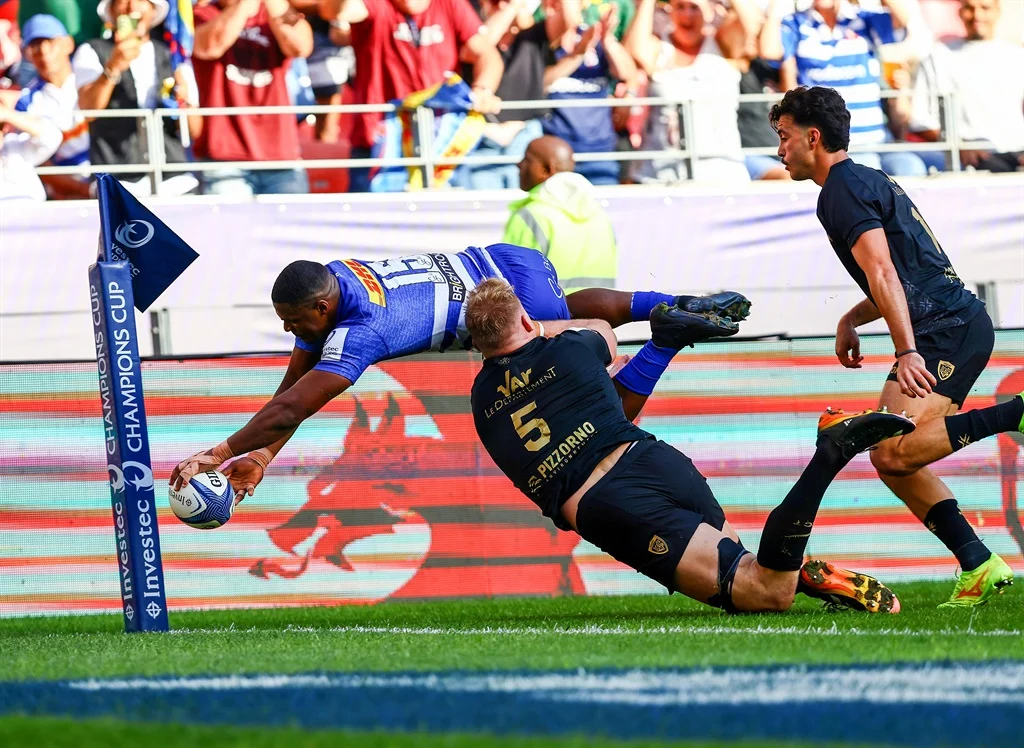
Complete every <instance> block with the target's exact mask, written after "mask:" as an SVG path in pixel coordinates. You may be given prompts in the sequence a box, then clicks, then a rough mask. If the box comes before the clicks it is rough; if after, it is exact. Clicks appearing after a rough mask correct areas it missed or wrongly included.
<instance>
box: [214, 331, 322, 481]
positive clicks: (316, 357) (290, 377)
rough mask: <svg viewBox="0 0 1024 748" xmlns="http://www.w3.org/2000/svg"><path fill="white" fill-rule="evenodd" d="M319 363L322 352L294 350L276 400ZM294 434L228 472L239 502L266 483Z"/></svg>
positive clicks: (253, 453) (287, 435)
mask: <svg viewBox="0 0 1024 748" xmlns="http://www.w3.org/2000/svg"><path fill="white" fill-rule="evenodd" d="M319 361H320V351H309V350H306V349H304V348H299V347H298V346H295V348H293V349H292V355H291V358H290V359H289V360H288V368H287V369H286V370H285V373H284V379H282V380H281V384H280V385H279V386H278V388H277V391H276V392H275V393H274V397H277V396H278V395H280V394H281V393H283V392H286V391H287V390H289V389H290V388H291V386H292V385H293V384H295V383H296V382H298V381H299V380H300V379H301V378H302V377H303V376H305V375H306V374H307V373H308V372H309V371H312V369H313V367H314V366H316V365H317V363H318V362H319ZM294 433H295V429H293V430H292V431H290V432H288V433H287V434H285V435H284V436H283V437H281V438H280V439H278V440H277V441H276V442H274V443H273V444H270V445H268V446H266V447H263V448H262V449H258V450H256V451H255V452H250V453H249V454H248V455H247V456H245V457H243V458H241V459H238V460H235V461H234V462H232V463H231V464H230V465H228V466H227V467H226V468H225V469H224V475H225V476H226V477H227V479H228V480H229V481H231V485H232V486H234V488H235V496H236V499H237V500H238V501H241V500H242V498H243V497H245V496H252V495H253V492H254V491H255V490H256V486H258V485H259V484H260V481H262V480H263V476H264V475H265V473H266V471H267V467H268V466H269V465H270V463H271V462H273V460H274V458H275V457H277V456H278V455H279V454H280V453H281V450H282V449H284V445H285V444H287V443H288V440H289V439H291V438H292V435H293V434H294Z"/></svg>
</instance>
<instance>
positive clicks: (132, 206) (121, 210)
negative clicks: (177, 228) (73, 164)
mask: <svg viewBox="0 0 1024 748" xmlns="http://www.w3.org/2000/svg"><path fill="white" fill-rule="evenodd" d="M96 188H97V191H98V194H99V198H100V256H99V258H98V259H99V260H102V261H105V262H119V261H122V260H126V261H127V262H128V264H129V265H130V266H131V273H132V292H133V294H134V296H135V308H136V309H138V310H139V311H140V312H144V311H146V310H147V309H148V308H149V306H150V304H152V303H153V302H154V301H156V299H157V297H158V296H159V295H160V294H162V293H163V292H164V291H165V290H167V287H168V286H170V285H171V284H172V283H173V282H174V279H175V278H177V277H178V276H179V275H181V274H182V273H183V272H185V268H187V267H188V266H189V265H191V264H192V263H193V262H195V260H196V258H197V257H199V255H198V254H197V253H196V251H195V250H193V249H192V247H190V246H188V244H186V243H185V241H184V240H183V239H182V238H181V237H180V236H178V235H177V234H175V233H174V232H173V231H171V230H170V229H169V228H167V226H166V225H165V224H164V222H163V221H161V220H160V219H159V218H157V217H156V216H155V215H153V212H152V211H151V210H150V209H149V208H147V207H146V206H144V205H143V204H142V203H140V202H139V201H138V200H137V199H136V198H135V196H134V195H132V194H131V193H130V192H128V190H126V189H125V188H124V187H123V186H122V185H121V183H120V182H118V181H117V180H116V179H115V178H114V177H112V176H110V175H109V174H100V175H99V178H98V179H97V184H96Z"/></svg>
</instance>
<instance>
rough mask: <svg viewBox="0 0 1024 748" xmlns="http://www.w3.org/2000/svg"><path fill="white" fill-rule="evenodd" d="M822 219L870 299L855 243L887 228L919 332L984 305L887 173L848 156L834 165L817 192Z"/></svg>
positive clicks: (962, 318) (961, 319) (950, 323)
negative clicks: (960, 275) (869, 232)
mask: <svg viewBox="0 0 1024 748" xmlns="http://www.w3.org/2000/svg"><path fill="white" fill-rule="evenodd" d="M818 220H819V221H821V225H822V226H823V227H824V229H825V233H826V234H828V240H829V242H830V243H831V244H832V248H833V249H834V250H835V253H836V255H838V257H839V260H840V261H841V262H842V263H843V265H844V266H845V267H846V269H847V271H848V272H849V273H850V275H851V276H852V277H853V279H854V280H855V281H856V282H857V285H858V286H860V288H861V290H862V291H863V292H864V294H865V295H866V296H867V297H868V298H869V299H871V300H872V302H873V301H874V299H873V298H872V296H871V288H870V287H869V286H868V279H867V276H866V275H865V274H864V271H863V270H862V269H861V267H860V265H858V264H857V260H856V259H854V257H853V245H854V244H856V243H857V240H858V239H859V238H860V237H861V235H863V234H864V233H865V232H867V231H870V230H871V229H876V228H880V229H883V230H884V231H885V238H886V240H887V241H888V242H889V255H890V256H891V257H892V264H893V265H894V266H895V268H896V273H897V274H898V275H899V278H900V283H901V284H902V285H903V291H904V293H905V294H906V296H907V308H908V310H909V312H910V321H911V324H912V325H913V328H914V332H915V333H920V334H924V333H929V332H935V331H936V330H943V329H945V328H948V327H956V326H958V325H962V324H965V323H966V322H968V321H970V320H971V319H972V318H973V317H974V315H975V314H977V313H978V312H979V311H981V310H982V309H984V304H982V302H981V300H980V299H978V297H977V296H975V295H974V294H973V293H971V292H970V291H968V290H967V289H966V288H965V287H964V283H963V281H962V280H960V277H959V276H958V275H957V274H956V271H955V270H954V269H953V265H952V263H951V262H950V260H949V258H948V257H947V256H946V254H945V252H943V250H942V247H941V246H940V245H939V242H938V240H937V239H936V238H935V235H934V234H933V233H932V230H931V229H930V228H929V227H928V224H927V223H925V220H924V218H923V217H922V216H921V213H920V211H919V210H918V209H917V206H915V205H914V203H913V201H912V200H911V199H910V198H909V197H907V194H906V193H905V192H904V191H903V188H902V187H900V186H899V185H898V184H896V182H894V181H893V180H892V179H890V178H889V177H887V176H886V175H885V174H884V173H883V172H881V171H878V170H876V169H871V168H868V167H867V166H861V165H860V164H856V163H854V162H853V161H852V160H850V159H847V160H846V161H840V162H839V163H838V164H835V165H834V166H833V167H832V168H831V170H829V173H828V177H827V178H826V179H825V184H824V185H823V186H822V188H821V194H820V195H819V196H818Z"/></svg>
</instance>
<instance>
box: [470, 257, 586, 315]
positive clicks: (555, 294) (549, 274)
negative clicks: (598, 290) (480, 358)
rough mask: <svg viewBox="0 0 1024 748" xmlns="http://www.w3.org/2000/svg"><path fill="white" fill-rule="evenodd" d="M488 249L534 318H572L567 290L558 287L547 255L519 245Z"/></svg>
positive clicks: (496, 265) (527, 311)
mask: <svg viewBox="0 0 1024 748" xmlns="http://www.w3.org/2000/svg"><path fill="white" fill-rule="evenodd" d="M484 249H485V251H486V252H487V253H488V254H489V255H490V257H491V260H492V261H493V262H494V265H495V267H497V268H498V270H499V271H501V274H502V275H504V276H505V280H507V281H508V282H509V283H510V284H511V285H512V288H514V289H515V292H516V296H518V297H519V300H520V301H521V302H522V304H523V308H524V309H525V310H526V313H527V314H529V315H530V317H532V318H533V319H538V320H546V319H552V320H553V319H570V316H569V306H568V305H567V304H566V301H565V291H563V290H562V287H561V286H559V285H558V273H557V272H556V271H555V267H554V265H552V264H551V263H550V262H549V261H548V259H547V258H546V257H545V256H544V255H543V254H541V253H540V252H538V251H537V250H535V249H528V248H526V247H519V246H516V245H515V244H491V245H490V246H488V247H485V248H484Z"/></svg>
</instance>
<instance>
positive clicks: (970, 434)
mask: <svg viewBox="0 0 1024 748" xmlns="http://www.w3.org/2000/svg"><path fill="white" fill-rule="evenodd" d="M1022 417H1024V398H1021V397H1019V396H1017V397H1011V398H1010V399H1009V400H1007V401H1006V402H1005V403H999V405H993V406H991V407H988V408H977V409H976V410H969V411H967V412H966V413H958V414H956V415H955V416H946V433H947V434H948V435H949V446H951V447H952V448H953V451H954V452H958V451H959V450H961V449H963V448H964V447H966V446H968V445H970V444H974V442H976V441H978V440H979V439H984V438H985V437H987V436H992V435H993V434H1002V433H1004V432H1006V431H1016V430H1017V429H1018V428H1020V424H1021V418H1022Z"/></svg>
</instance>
